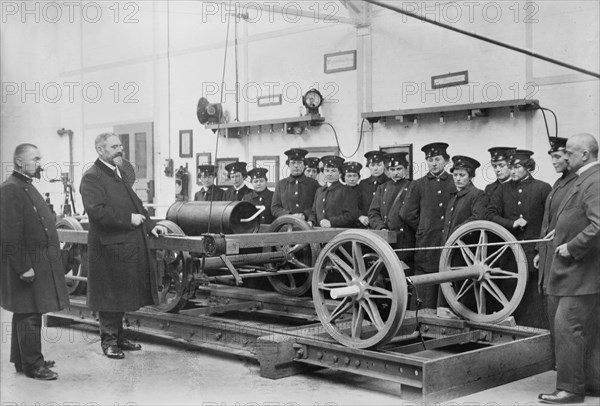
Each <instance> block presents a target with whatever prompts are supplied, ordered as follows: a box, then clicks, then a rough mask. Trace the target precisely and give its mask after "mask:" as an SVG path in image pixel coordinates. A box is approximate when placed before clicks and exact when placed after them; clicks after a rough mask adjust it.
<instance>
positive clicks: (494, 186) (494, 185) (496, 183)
mask: <svg viewBox="0 0 600 406" xmlns="http://www.w3.org/2000/svg"><path fill="white" fill-rule="evenodd" d="M508 182H510V178H509V180H507V181H504V182H500V181H499V180H498V179H496V180H495V181H494V182H493V183H490V184H489V185H487V186H486V187H485V189H484V191H485V193H486V194H487V195H488V196H489V197H490V198H491V197H492V195H493V194H494V192H495V191H496V190H498V188H499V187H500V185H501V184H503V183H508Z"/></svg>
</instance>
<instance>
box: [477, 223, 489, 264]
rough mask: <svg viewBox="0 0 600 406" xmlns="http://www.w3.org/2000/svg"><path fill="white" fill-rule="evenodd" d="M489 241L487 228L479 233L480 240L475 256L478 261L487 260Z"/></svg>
mask: <svg viewBox="0 0 600 406" xmlns="http://www.w3.org/2000/svg"><path fill="white" fill-rule="evenodd" d="M487 242H488V238H487V233H486V232H485V230H481V232H480V234H479V242H478V244H477V245H478V246H477V249H476V250H475V258H476V259H477V261H478V262H483V261H484V260H485V258H486V257H487V245H485V244H487Z"/></svg>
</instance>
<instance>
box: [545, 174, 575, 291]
mask: <svg viewBox="0 0 600 406" xmlns="http://www.w3.org/2000/svg"><path fill="white" fill-rule="evenodd" d="M575 179H577V174H576V173H575V172H573V173H568V172H566V173H564V174H563V175H562V176H561V177H560V178H559V179H558V180H557V181H556V182H555V183H554V186H552V190H551V191H550V194H549V195H548V197H547V198H546V205H545V207H544V220H543V221H542V231H541V232H540V238H544V237H545V236H546V235H548V233H549V232H550V231H552V230H554V228H555V227H556V220H557V219H558V218H557V216H556V213H557V212H558V207H559V206H560V204H561V203H562V201H563V200H564V199H565V197H566V196H567V193H568V191H569V188H570V186H572V182H573V181H574V180H575ZM538 251H539V254H540V263H539V267H540V268H539V269H540V272H539V275H538V286H539V288H540V291H541V292H543V293H545V292H546V288H547V287H548V275H549V274H550V267H551V266H552V258H553V257H554V250H553V249H552V241H548V242H545V243H544V242H542V243H539V244H538Z"/></svg>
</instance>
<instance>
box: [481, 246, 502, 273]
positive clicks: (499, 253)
mask: <svg viewBox="0 0 600 406" xmlns="http://www.w3.org/2000/svg"><path fill="white" fill-rule="evenodd" d="M507 249H508V245H503V246H502V248H500V249H499V250H498V251H496V252H494V253H493V254H492V255H490V256H489V257H487V258H486V259H485V260H484V261H483V262H484V263H487V262H488V261H490V260H492V261H491V262H490V263H488V264H487V265H488V266H489V267H490V268H491V267H492V266H494V264H495V263H496V261H497V260H498V258H500V257H501V256H502V254H503V253H504V251H506V250H507Z"/></svg>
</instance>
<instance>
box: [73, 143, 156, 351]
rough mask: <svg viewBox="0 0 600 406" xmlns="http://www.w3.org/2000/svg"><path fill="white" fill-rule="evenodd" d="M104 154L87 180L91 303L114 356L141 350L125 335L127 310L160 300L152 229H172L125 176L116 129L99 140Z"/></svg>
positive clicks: (84, 192) (85, 199) (84, 183)
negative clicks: (150, 243)
mask: <svg viewBox="0 0 600 406" xmlns="http://www.w3.org/2000/svg"><path fill="white" fill-rule="evenodd" d="M95 146H96V152H97V153H98V159H97V160H96V162H94V165H92V167H91V168H90V169H88V170H87V171H86V172H85V174H84V175H83V179H82V180H81V186H80V193H81V197H82V199H83V205H84V207H85V210H86V212H87V213H88V216H89V224H90V226H89V232H88V258H89V271H88V272H89V275H88V290H87V292H88V306H89V307H90V309H91V310H93V311H96V312H98V317H99V323H100V340H101V343H100V345H101V347H102V350H103V352H104V354H105V355H106V356H107V357H108V358H114V359H122V358H124V357H125V355H124V353H123V351H124V350H130V351H134V350H140V349H141V346H140V345H139V344H136V343H133V342H131V341H129V340H128V339H127V338H125V335H124V333H123V315H124V313H125V312H132V311H135V310H138V309H139V308H140V307H142V306H147V305H153V304H157V302H158V294H157V293H158V287H157V286H156V280H157V278H156V268H155V261H154V260H153V258H152V257H151V255H150V250H149V248H148V238H149V234H150V233H152V234H153V235H154V236H156V237H158V234H164V233H166V229H165V228H164V227H163V226H160V225H156V224H155V222H154V221H152V220H151V219H150V216H149V215H148V212H147V211H146V209H144V207H143V205H142V201H141V200H140V198H139V197H138V196H137V195H136V194H135V192H134V191H133V189H132V188H131V184H130V182H127V181H125V180H124V179H123V175H124V172H123V169H122V166H121V165H122V162H123V159H122V156H123V146H122V145H121V141H120V139H119V137H118V136H117V135H116V134H113V133H103V134H100V135H98V136H97V137H96V141H95Z"/></svg>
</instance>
